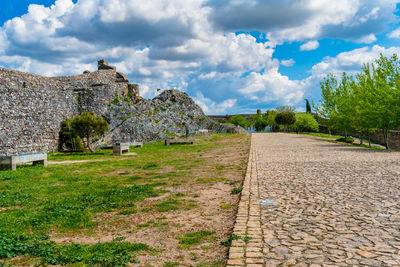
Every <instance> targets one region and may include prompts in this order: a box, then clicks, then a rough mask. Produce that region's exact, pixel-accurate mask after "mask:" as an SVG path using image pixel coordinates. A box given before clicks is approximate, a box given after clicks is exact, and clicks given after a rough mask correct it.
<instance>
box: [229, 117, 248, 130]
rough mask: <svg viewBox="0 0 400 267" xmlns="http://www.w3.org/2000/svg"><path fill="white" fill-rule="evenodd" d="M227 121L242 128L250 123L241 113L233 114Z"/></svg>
mask: <svg viewBox="0 0 400 267" xmlns="http://www.w3.org/2000/svg"><path fill="white" fill-rule="evenodd" d="M229 122H230V123H232V124H234V125H236V126H241V127H243V128H247V127H249V125H250V123H249V121H248V120H247V119H246V118H245V117H243V116H241V115H233V116H232V117H230V118H229Z"/></svg>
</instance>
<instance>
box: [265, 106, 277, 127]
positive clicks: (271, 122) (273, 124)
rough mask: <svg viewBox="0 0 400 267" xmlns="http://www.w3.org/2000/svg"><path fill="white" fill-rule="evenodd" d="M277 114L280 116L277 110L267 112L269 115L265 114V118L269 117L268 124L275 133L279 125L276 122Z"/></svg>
mask: <svg viewBox="0 0 400 267" xmlns="http://www.w3.org/2000/svg"><path fill="white" fill-rule="evenodd" d="M276 114H278V112H277V111H276V110H267V113H265V116H266V117H267V119H266V123H267V125H268V126H270V127H271V129H272V131H273V132H275V131H276V129H277V127H278V124H277V123H276V121H275V117H276Z"/></svg>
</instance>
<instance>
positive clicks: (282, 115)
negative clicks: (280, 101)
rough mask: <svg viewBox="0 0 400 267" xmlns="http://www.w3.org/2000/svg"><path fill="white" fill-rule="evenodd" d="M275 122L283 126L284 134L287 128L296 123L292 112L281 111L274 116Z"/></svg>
mask: <svg viewBox="0 0 400 267" xmlns="http://www.w3.org/2000/svg"><path fill="white" fill-rule="evenodd" d="M275 122H276V123H277V124H279V125H283V126H284V129H285V132H286V129H287V127H288V126H290V125H292V124H294V123H295V122H296V116H295V114H294V112H293V111H288V110H287V111H282V112H279V113H278V114H276V116H275Z"/></svg>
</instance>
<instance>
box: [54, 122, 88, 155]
mask: <svg viewBox="0 0 400 267" xmlns="http://www.w3.org/2000/svg"><path fill="white" fill-rule="evenodd" d="M71 123H72V119H66V120H65V121H63V122H61V129H60V132H59V144H60V145H59V146H60V147H59V149H64V148H66V149H71V150H80V149H83V146H82V140H81V138H80V137H79V136H78V135H77V134H76V132H75V130H74V129H73V128H72V126H71Z"/></svg>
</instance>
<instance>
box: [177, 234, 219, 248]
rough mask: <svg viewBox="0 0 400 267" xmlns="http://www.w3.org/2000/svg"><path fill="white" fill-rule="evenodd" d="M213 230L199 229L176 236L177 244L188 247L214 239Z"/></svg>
mask: <svg viewBox="0 0 400 267" xmlns="http://www.w3.org/2000/svg"><path fill="white" fill-rule="evenodd" d="M214 234H215V231H199V232H191V233H186V234H184V235H181V236H178V238H177V239H178V240H179V244H181V246H182V248H189V247H191V246H193V245H198V244H201V243H203V242H205V241H212V242H214V241H215V238H214Z"/></svg>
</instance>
